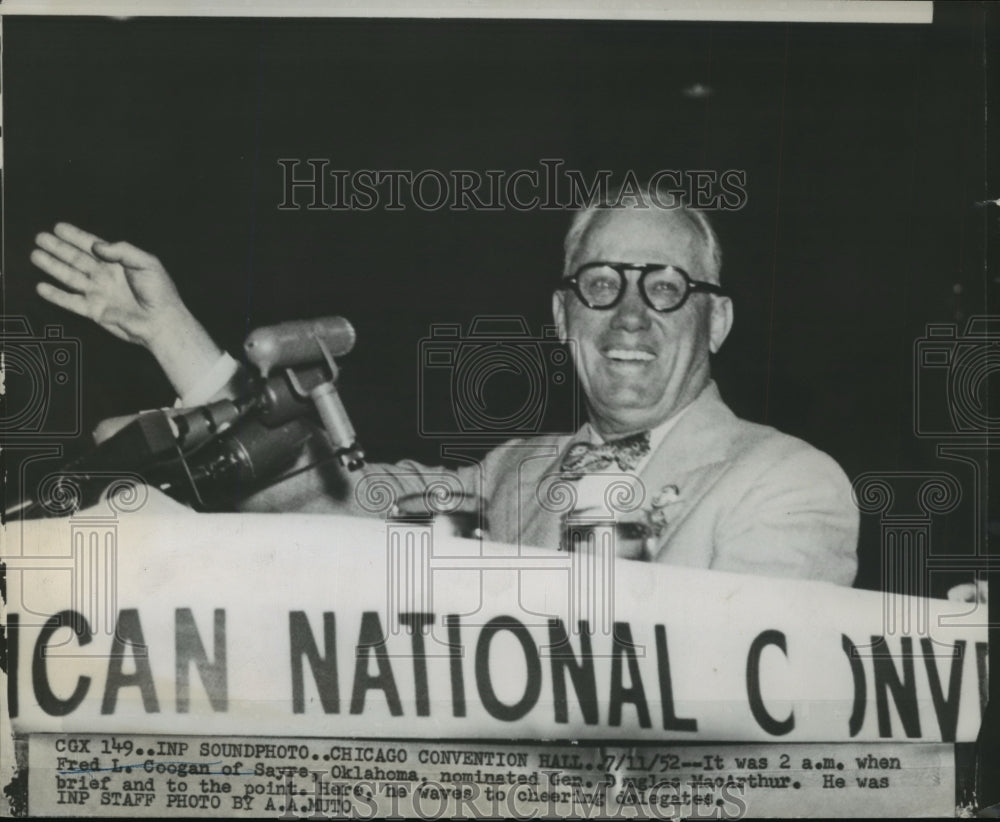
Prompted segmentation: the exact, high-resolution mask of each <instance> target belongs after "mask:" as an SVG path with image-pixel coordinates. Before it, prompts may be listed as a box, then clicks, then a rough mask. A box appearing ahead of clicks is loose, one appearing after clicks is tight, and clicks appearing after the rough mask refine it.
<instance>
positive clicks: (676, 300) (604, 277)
mask: <svg viewBox="0 0 1000 822" xmlns="http://www.w3.org/2000/svg"><path fill="white" fill-rule="evenodd" d="M626 271H638V272H639V282H638V286H639V294H640V295H641V296H642V299H643V301H644V302H645V303H646V305H648V306H649V307H650V308H652V309H653V310H654V311H659V312H661V313H666V312H668V311H676V310H677V309H678V308H680V307H681V306H682V305H684V303H685V302H687V298H688V296H689V295H690V294H691V293H692V292H694V291H704V292H707V293H709V294H723V293H724V292H723V290H722V286H719V285H716V284H715V283H707V282H704V281H702V280H692V279H691V278H690V277H689V276H688V273H687V272H686V271H685V270H684V269H683V268H678V267H677V266H674V265H664V264H662V263H608V262H593V263H585V264H584V265H582V266H580V267H579V268H578V269H577V270H576V273H574V274H573V276H571V277H566V279H564V280H563V281H562V283H560V285H559V286H558V287H559V288H560V289H570V290H572V291H573V292H575V293H576V296H577V297H579V298H580V302H582V303H583V304H584V305H585V306H587V308H594V309H597V310H598V311H603V310H605V309H608V308H614V307H615V306H616V305H618V303H620V302H621V299H622V297H623V296H624V295H625V289H626V287H627V286H628V280H627V279H626V278H625V272H626Z"/></svg>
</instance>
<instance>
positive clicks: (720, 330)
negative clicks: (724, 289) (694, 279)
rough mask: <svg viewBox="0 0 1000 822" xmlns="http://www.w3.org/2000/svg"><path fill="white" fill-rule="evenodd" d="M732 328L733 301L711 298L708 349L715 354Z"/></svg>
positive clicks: (727, 298)
mask: <svg viewBox="0 0 1000 822" xmlns="http://www.w3.org/2000/svg"><path fill="white" fill-rule="evenodd" d="M732 327H733V301H732V300H731V299H729V297H716V296H713V297H712V316H711V319H710V325H709V338H708V349H709V351H711V352H712V353H713V354H717V353H718V351H719V349H720V348H722V344H723V343H724V342H725V341H726V337H728V336H729V330H730V329H731V328H732Z"/></svg>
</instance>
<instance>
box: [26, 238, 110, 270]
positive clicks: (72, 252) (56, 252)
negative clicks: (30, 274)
mask: <svg viewBox="0 0 1000 822" xmlns="http://www.w3.org/2000/svg"><path fill="white" fill-rule="evenodd" d="M35 245H37V246H38V247H39V248H40V249H42V250H43V251H47V252H48V253H49V254H50V255H52V256H53V257H55V258H57V259H59V260H62V261H63V262H64V263H66V264H68V265H71V266H73V268H75V269H77V270H78V271H80V272H81V273H83V274H87V275H94V274H96V273H98V271H100V267H101V266H102V265H103V263H102V262H101V261H100V260H97V259H96V258H95V257H93V256H91V255H90V254H88V253H87V252H86V251H81V250H80V249H79V248H77V247H76V246H75V245H73V244H71V243H68V242H66V241H65V240H60V239H59V238H58V237H56V236H55V235H54V234H49V233H48V232H47V231H43V232H42V233H41V234H39V235H38V236H36V237H35Z"/></svg>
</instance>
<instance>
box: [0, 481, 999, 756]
mask: <svg viewBox="0 0 1000 822" xmlns="http://www.w3.org/2000/svg"><path fill="white" fill-rule="evenodd" d="M150 493H152V492H150ZM4 552H5V555H6V556H5V561H6V563H7V570H8V591H7V593H8V601H7V605H6V609H5V614H4V621H5V623H6V625H7V627H8V642H9V647H10V650H11V657H10V674H9V681H8V683H7V698H8V705H9V712H10V716H11V719H12V722H13V726H14V729H15V731H20V732H25V733H38V732H46V733H48V732H52V733H67V732H70V733H72V732H91V733H93V732H96V733H114V732H122V733H140V732H141V733H147V734H148V733H159V734H232V735H253V736H269V735H271V736H286V737H287V736H296V735H298V736H316V735H321V736H330V737H355V738H357V737H369V738H429V737H435V738H441V737H450V738H459V739H460V738H469V739H480V740H481V739H506V740H511V739H579V740H605V741H610V740H615V739H619V740H634V741H657V742H666V741H670V742H691V741H704V740H728V741H781V742H818V741H821V742H848V741H853V742H865V741H871V742H874V741H886V740H897V741H920V742H937V741H945V742H950V741H968V740H973V739H975V735H976V732H977V730H978V727H979V723H980V719H981V713H982V708H981V706H982V702H983V699H984V695H983V694H984V690H983V689H984V684H983V683H984V679H985V670H986V628H985V622H986V619H985V606H975V605H968V604H960V603H954V602H948V601H944V600H923V599H911V598H906V597H895V596H882V595H880V594H876V593H872V592H865V591H857V590H850V589H844V588H839V587H835V586H832V585H827V584H823V583H806V582H797V581H791V580H779V579H765V578H759V577H744V576H737V575H729V574H723V573H718V572H706V571H700V570H690V569H685V568H680V567H668V566H659V565H649V564H643V563H635V562H629V561H622V560H619V561H617V562H615V561H614V560H613V557H611V556H610V555H604V554H602V552H601V551H597V552H581V553H564V552H555V551H543V550H538V549H527V548H518V547H516V546H510V545H497V544H490V543H480V542H477V541H467V540H455V539H449V538H442V537H440V535H439V534H436V533H432V532H431V530H430V529H427V528H423V527H420V526H412V525H407V526H404V525H398V524H387V523H385V522H383V521H381V520H375V519H372V520H358V519H350V518H341V517H331V516H304V515H280V516H279V515H245V514H244V515H199V514H194V513H191V512H188V511H185V510H178V509H176V508H175V507H174V506H173V504H172V503H169V502H168V501H167V500H165V499H164V498H160V497H158V496H156V497H154V498H153V499H151V500H150V502H149V503H148V504H146V505H144V506H141V510H140V511H138V512H136V513H127V512H117V513H113V514H112V515H110V516H109V515H108V514H107V513H106V512H105V513H103V514H102V513H100V512H96V511H89V512H88V511H84V512H81V513H80V514H78V515H76V516H73V517H67V518H63V519H52V520H45V521H36V522H27V523H10V524H8V526H7V527H6V530H5V547H4ZM963 612H964V613H963ZM67 756H70V754H67ZM70 758H73V757H72V756H70ZM79 759H80V760H81V761H80V762H78V763H76V764H75V765H72V766H70V765H67V766H66V767H74V768H86V767H88V765H87V763H86V762H85V761H84V760H85V759H86V757H85V756H81V757H79Z"/></svg>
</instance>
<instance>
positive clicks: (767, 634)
mask: <svg viewBox="0 0 1000 822" xmlns="http://www.w3.org/2000/svg"><path fill="white" fill-rule="evenodd" d="M768 645H777V646H778V647H779V648H780V649H781V652H782V653H783V654H784V655H785V656H788V648H787V646H786V642H785V635H784V633H783V632H781V631H775V630H768V631H762V632H761V633H759V634H758V635H757V636H756V637H755V638H754V641H753V642H752V643H751V644H750V652H749V653H748V654H747V696H748V697H749V699H750V710H751V711H752V712H753V718H754V719H756V720H757V724H758V725H760V727H762V728H763V729H764V730H765V731H767V732H768V733H769V734H771V735H773V736H784V735H785V734H787V733H788V732H789V731H791V730H792V728H794V727H795V712H794V711H792V712H791V713H789V714H788V716H787V717H786V718H785V719H781V720H778V719H775V718H774V717H773V716H771V714H769V713H768V712H767V708H765V707H764V700H763V699H762V698H761V694H760V656H761V654H762V653H763V652H764V648H765V647H766V646H768Z"/></svg>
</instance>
